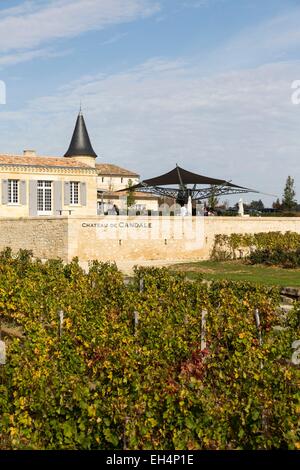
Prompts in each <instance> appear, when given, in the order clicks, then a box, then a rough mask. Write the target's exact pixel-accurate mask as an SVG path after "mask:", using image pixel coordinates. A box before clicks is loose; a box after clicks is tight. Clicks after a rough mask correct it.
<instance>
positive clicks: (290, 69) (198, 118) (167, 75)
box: [0, 58, 300, 200]
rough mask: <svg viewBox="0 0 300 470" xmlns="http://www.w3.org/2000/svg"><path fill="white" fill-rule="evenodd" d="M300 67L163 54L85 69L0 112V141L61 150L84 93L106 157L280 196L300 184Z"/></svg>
mask: <svg viewBox="0 0 300 470" xmlns="http://www.w3.org/2000/svg"><path fill="white" fill-rule="evenodd" d="M299 77H300V63H299V62H297V63H295V62H291V63H280V64H269V65H265V66H261V67H257V68H253V69H247V70H240V71H235V72H230V73H223V74H216V75H215V76H213V77H210V78H204V77H203V76H201V74H200V73H199V70H198V69H197V68H195V66H194V65H193V64H191V63H187V62H185V61H182V60H178V61H167V60H164V59H163V58H156V59H152V60H150V61H147V62H145V63H143V64H140V65H139V66H138V67H135V68H132V69H128V70H126V71H124V72H122V73H115V74H107V75H105V74H99V75H96V76H85V77H83V78H82V80H77V81H75V82H73V83H70V84H68V86H64V87H63V88H61V89H60V90H59V91H58V92H57V93H56V94H54V95H49V96H44V97H42V98H38V99H35V100H33V101H32V102H31V103H30V104H29V105H28V106H27V107H26V108H25V109H23V110H18V111H17V112H16V113H6V114H5V111H4V112H2V113H1V114H0V128H1V129H2V131H1V136H2V137H1V141H2V144H1V148H2V150H3V151H18V152H20V151H22V149H23V148H26V147H28V148H31V147H33V148H36V149H37V150H38V151H39V152H40V153H42V154H45V153H46V154H47V153H48V154H50V155H63V153H64V152H65V150H66V148H67V146H68V144H69V140H70V138H71V134H72V131H73V127H74V123H75V118H76V115H77V112H78V108H79V102H80V100H82V103H83V110H84V115H85V117H86V122H87V126H88V129H89V132H90V136H91V140H92V143H93V146H94V148H95V150H96V151H97V152H98V155H99V156H101V157H102V161H107V162H112V163H117V164H119V165H121V166H124V167H128V168H130V169H133V170H136V171H138V172H140V173H141V174H142V176H143V177H150V176H154V175H156V174H159V173H162V172H164V171H168V170H169V169H171V168H172V167H173V166H174V165H175V163H178V164H181V165H182V166H184V167H187V168H189V169H190V170H191V171H195V172H200V173H202V174H204V175H209V176H214V177H220V178H226V179H228V180H232V181H233V182H235V183H237V184H241V185H243V186H248V187H254V188H257V189H259V190H262V191H264V192H267V193H271V194H279V196H280V195H281V192H282V188H283V185H284V182H285V179H286V177H287V176H288V175H289V174H291V175H292V176H293V177H295V180H296V183H297V184H298V186H297V189H298V192H299V191H300V185H299V183H300V169H299V165H298V161H299V151H300V143H299V137H298V136H299V115H300V106H293V105H292V104H291V93H292V90H291V82H292V81H293V80H294V79H295V78H299ZM3 108H4V107H3ZM12 122H14V135H12V131H11V130H10V125H9V123H12ZM16 129H17V131H16ZM16 136H17V137H16ZM5 146H6V150H5ZM249 197H250V199H251V197H252V196H251V195H250V196H249ZM253 197H255V196H253ZM269 200H270V199H269Z"/></svg>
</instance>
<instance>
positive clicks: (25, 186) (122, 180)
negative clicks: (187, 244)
mask: <svg viewBox="0 0 300 470" xmlns="http://www.w3.org/2000/svg"><path fill="white" fill-rule="evenodd" d="M96 158H97V155H96V153H95V151H94V150H93V147H92V145H91V142H90V138H89V135H88V131H87V129H86V125H85V122H84V118H83V115H82V113H81V112H80V113H79V115H78V117H77V121H76V125H75V129H74V132H73V136H72V139H71V143H70V146H69V148H68V150H67V152H66V153H65V155H64V156H63V157H59V158H57V157H46V156H39V155H37V154H36V152H35V151H34V150H24V152H23V155H1V154H0V179H1V184H0V216H1V217H29V216H60V215H68V214H70V215H78V216H93V215H96V214H97V213H98V214H99V213H103V212H105V210H106V212H107V209H108V210H109V208H110V207H111V206H113V204H115V205H116V206H117V205H118V199H119V197H120V193H116V191H118V190H120V189H126V188H127V187H128V185H129V184H130V180H131V182H132V184H136V183H137V182H138V181H139V175H138V174H137V173H135V172H132V171H128V170H125V169H124V168H121V167H118V166H116V165H111V164H108V163H96ZM124 195H125V196H126V193H124ZM136 200H137V202H140V206H141V207H142V208H143V209H147V208H148V205H149V204H148V202H149V201H151V204H150V206H149V208H153V209H154V210H155V209H156V207H157V204H158V203H157V198H155V197H152V199H151V197H150V198H149V197H148V198H147V196H146V195H143V194H142V193H141V194H137V195H136ZM153 200H155V201H154V204H153ZM155 203H156V205H155ZM137 208H138V207H137Z"/></svg>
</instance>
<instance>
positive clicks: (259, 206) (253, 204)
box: [249, 199, 265, 211]
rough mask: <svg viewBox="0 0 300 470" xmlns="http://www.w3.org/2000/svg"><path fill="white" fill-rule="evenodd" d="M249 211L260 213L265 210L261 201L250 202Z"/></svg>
mask: <svg viewBox="0 0 300 470" xmlns="http://www.w3.org/2000/svg"><path fill="white" fill-rule="evenodd" d="M249 208H250V209H253V210H256V211H261V210H263V209H264V208H265V206H264V203H263V202H262V200H261V199H259V200H258V201H252V202H251V203H250V206H249Z"/></svg>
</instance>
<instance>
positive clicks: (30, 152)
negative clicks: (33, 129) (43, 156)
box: [23, 150, 36, 157]
mask: <svg viewBox="0 0 300 470" xmlns="http://www.w3.org/2000/svg"><path fill="white" fill-rule="evenodd" d="M23 155H24V157H36V151H35V150H24V151H23Z"/></svg>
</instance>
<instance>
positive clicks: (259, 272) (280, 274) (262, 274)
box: [172, 261, 300, 287]
mask: <svg viewBox="0 0 300 470" xmlns="http://www.w3.org/2000/svg"><path fill="white" fill-rule="evenodd" d="M172 270H173V271H181V272H184V273H185V274H186V276H187V277H188V278H189V279H195V278H196V277H197V275H198V274H202V275H203V277H204V279H207V280H220V279H227V280H232V281H252V282H256V283H259V284H265V285H275V286H283V287H300V269H284V268H278V267H273V266H272V267H269V266H263V265H249V264H245V263H243V262H240V261H225V262H221V261H199V262H196V263H183V264H178V265H176V266H172Z"/></svg>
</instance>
